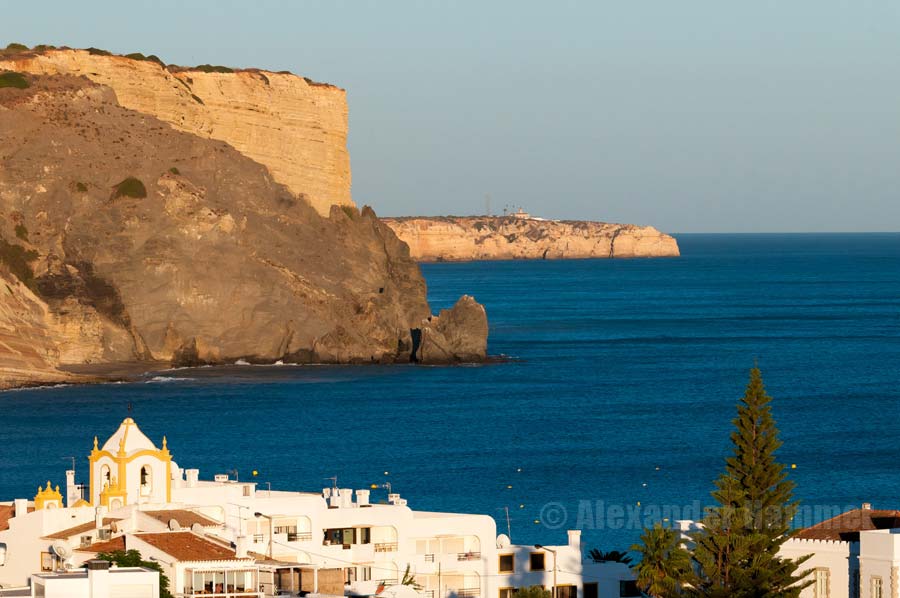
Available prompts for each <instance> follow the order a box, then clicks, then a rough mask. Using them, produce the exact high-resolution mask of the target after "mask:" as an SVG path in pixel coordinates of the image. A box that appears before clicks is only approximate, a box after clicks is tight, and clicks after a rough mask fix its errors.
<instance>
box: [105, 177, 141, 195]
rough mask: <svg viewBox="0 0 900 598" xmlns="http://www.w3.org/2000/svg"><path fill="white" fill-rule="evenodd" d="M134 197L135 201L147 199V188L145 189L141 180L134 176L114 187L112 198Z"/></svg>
mask: <svg viewBox="0 0 900 598" xmlns="http://www.w3.org/2000/svg"><path fill="white" fill-rule="evenodd" d="M119 197H133V198H135V199H144V198H145V197H147V188H146V187H144V183H142V182H141V181H140V180H139V179H136V178H134V177H133V176H130V177H128V178H127V179H125V180H124V181H122V182H121V183H119V184H118V185H116V186H115V187H113V194H112V198H113V199H116V198H119Z"/></svg>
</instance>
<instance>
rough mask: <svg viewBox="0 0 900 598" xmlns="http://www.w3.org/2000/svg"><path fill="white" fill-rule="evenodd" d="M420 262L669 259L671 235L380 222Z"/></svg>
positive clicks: (515, 221)
mask: <svg viewBox="0 0 900 598" xmlns="http://www.w3.org/2000/svg"><path fill="white" fill-rule="evenodd" d="M383 221H384V222H385V223H386V224H387V225H388V226H390V227H391V228H392V229H393V230H394V232H395V233H396V234H397V236H398V237H399V238H400V240H401V241H404V242H405V243H406V244H407V245H409V250H410V255H411V256H412V257H413V259H416V260H418V261H422V262H442V261H448V262H449V261H471V260H515V259H575V258H627V257H674V256H678V255H679V250H678V242H677V241H676V240H675V238H674V237H671V236H670V235H667V234H665V233H661V232H659V231H658V230H656V229H655V228H653V227H652V226H635V225H633V224H610V223H606V222H582V221H562V220H539V219H531V218H517V217H513V216H506V217H491V216H468V217H436V218H384V219H383Z"/></svg>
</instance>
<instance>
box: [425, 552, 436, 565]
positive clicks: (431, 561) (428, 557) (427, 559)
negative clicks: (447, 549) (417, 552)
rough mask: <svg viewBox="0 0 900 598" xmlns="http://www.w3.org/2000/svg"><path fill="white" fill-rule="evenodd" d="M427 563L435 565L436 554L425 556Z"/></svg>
mask: <svg viewBox="0 0 900 598" xmlns="http://www.w3.org/2000/svg"><path fill="white" fill-rule="evenodd" d="M425 562H426V563H433V562H434V554H433V553H432V554H426V555H425Z"/></svg>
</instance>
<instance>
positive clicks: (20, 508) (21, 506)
mask: <svg viewBox="0 0 900 598" xmlns="http://www.w3.org/2000/svg"><path fill="white" fill-rule="evenodd" d="M13 504H14V505H15V508H16V517H24V516H25V515H27V514H28V499H27V498H17V499H16V500H15V501H13Z"/></svg>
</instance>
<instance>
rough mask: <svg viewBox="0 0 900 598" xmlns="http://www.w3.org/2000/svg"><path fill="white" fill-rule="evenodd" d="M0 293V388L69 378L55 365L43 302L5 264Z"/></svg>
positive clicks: (1, 268)
mask: <svg viewBox="0 0 900 598" xmlns="http://www.w3.org/2000/svg"><path fill="white" fill-rule="evenodd" d="M0 297H2V299H0V389H4V388H10V387H13V386H22V385H27V384H50V383H57V382H67V381H70V380H71V379H72V378H73V377H72V376H70V375H68V374H65V373H63V372H60V371H59V370H57V369H56V366H57V364H58V363H59V351H58V350H57V348H56V346H55V344H54V343H53V342H52V341H51V339H50V336H49V320H50V312H49V309H47V305H46V304H45V303H44V302H43V301H41V300H40V299H38V298H37V297H36V296H35V295H34V293H32V292H31V290H30V289H28V287H26V286H25V285H24V284H23V283H22V282H21V281H20V280H19V279H18V278H17V277H15V276H13V275H12V274H11V273H10V272H9V270H8V269H7V268H6V267H5V266H0Z"/></svg>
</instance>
